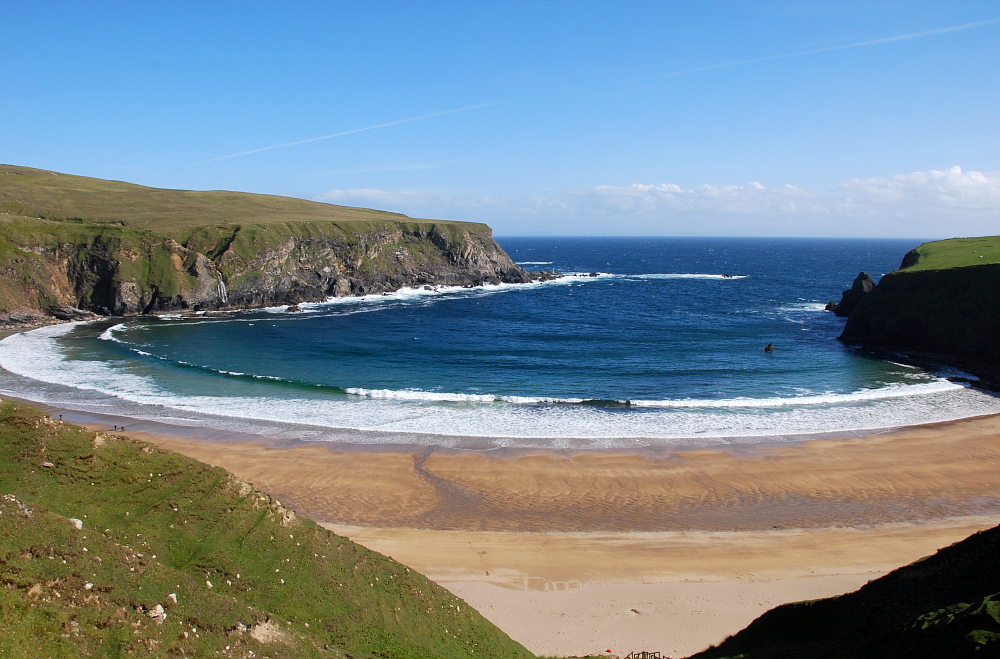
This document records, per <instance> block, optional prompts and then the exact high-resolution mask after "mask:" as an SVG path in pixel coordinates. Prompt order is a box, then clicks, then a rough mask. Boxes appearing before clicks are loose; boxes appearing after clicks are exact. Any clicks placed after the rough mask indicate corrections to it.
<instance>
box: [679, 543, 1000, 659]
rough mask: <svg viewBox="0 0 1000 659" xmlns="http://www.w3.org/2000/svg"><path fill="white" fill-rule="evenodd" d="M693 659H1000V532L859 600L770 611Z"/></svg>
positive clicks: (944, 552) (851, 597)
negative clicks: (974, 658) (993, 658)
mask: <svg viewBox="0 0 1000 659" xmlns="http://www.w3.org/2000/svg"><path fill="white" fill-rule="evenodd" d="M694 657H697V658H698V659H737V658H739V659H867V658H869V657H879V658H880V659H897V658H898V659H903V658H907V659H942V658H944V657H948V658H949V659H962V658H965V657H969V658H973V657H977V658H985V657H1000V527H996V528H992V529H989V530H988V531H982V532H980V533H976V534H975V535H972V536H970V537H968V538H966V539H965V540H963V541H961V542H958V543H955V544H954V545H951V546H950V547H945V548H944V549H941V550H939V551H938V552H937V553H936V554H934V555H933V556H929V557H927V558H923V559H921V560H919V561H917V562H916V563H913V564H911V565H907V566H905V567H902V568H900V569H898V570H895V571H893V572H891V573H889V574H887V575H886V576H884V577H882V578H880V579H876V580H875V581H871V582H869V583H868V584H867V585H865V586H863V587H862V588H861V589H859V590H857V591H855V592H853V593H848V594H847V595H842V596H840V597H832V598H829V599H823V600H816V601H811V602H798V603H795V604H786V605H784V606H779V607H777V608H774V609H771V610H770V611H768V612H767V613H765V614H764V615H762V616H761V617H759V618H757V620H755V621H754V622H753V623H751V624H750V626H749V627H747V628H746V629H744V630H743V631H741V632H739V633H738V634H736V635H735V636H732V637H730V638H728V639H726V640H725V641H724V642H723V643H722V644H721V645H719V646H718V647H714V648H710V649H708V650H706V651H704V652H701V653H699V654H696V655H694ZM692 659H693V658H692Z"/></svg>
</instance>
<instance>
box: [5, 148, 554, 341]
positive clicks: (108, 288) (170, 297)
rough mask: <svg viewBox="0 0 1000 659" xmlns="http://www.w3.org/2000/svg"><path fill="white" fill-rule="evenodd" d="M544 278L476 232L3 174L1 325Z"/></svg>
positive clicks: (207, 195) (270, 199) (237, 197)
mask: <svg viewBox="0 0 1000 659" xmlns="http://www.w3.org/2000/svg"><path fill="white" fill-rule="evenodd" d="M550 276H551V275H549V274H548V273H527V272H525V271H524V270H522V269H521V268H520V267H518V266H517V265H515V264H514V263H513V261H511V259H510V257H509V256H508V255H507V254H506V253H505V252H504V251H503V249H501V248H500V246H499V245H497V243H496V242H495V241H494V240H493V237H492V231H491V230H490V228H489V227H488V226H486V225H485V224H476V223H470V222H451V221H448V222H445V221H436V220H420V219H413V218H410V217H407V216H405V215H400V214H398V213H387V212H383V211H375V210H370V209H363V208H350V207H344V206H334V205H331V204H323V203H318V202H312V201H305V200H301V199H292V198H287V197H276V196H269V195H257V194H249V193H240V192H225V191H207V192H196V191H188V190H162V189H157V188H148V187H144V186H140V185H133V184H130V183H123V182H119V181H105V180H102V179H94V178H86V177H81V176H71V175H67V174H60V173H57V172H49V171H43V170H38V169H31V168H27V167H15V166H12V165H0V324H14V325H16V324H22V325H23V324H26V323H30V322H37V321H44V320H45V319H46V318H53V317H54V318H59V319H63V320H65V319H73V318H81V317H86V316H87V315H88V314H92V313H96V314H100V315H126V314H137V313H153V312H157V311H176V310H185V309H189V310H195V311H197V310H207V309H232V308H253V307H262V306H273V305H280V304H297V303H300V302H319V301H322V300H325V299H327V298H328V297H340V296H348V295H367V294H373V293H375V294H377V293H384V292H388V291H395V290H398V289H400V288H402V287H404V286H425V285H427V286H438V285H446V286H473V285H482V284H485V283H493V284H498V283H502V282H504V283H526V282H529V281H532V280H537V279H539V278H548V277H550Z"/></svg>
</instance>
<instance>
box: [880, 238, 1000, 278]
mask: <svg viewBox="0 0 1000 659" xmlns="http://www.w3.org/2000/svg"><path fill="white" fill-rule="evenodd" d="M997 263H1000V236H984V237H980V238H951V239H949V240H936V241H934V242H929V243H924V244H923V245H920V246H919V247H917V248H915V249H913V250H912V251H910V252H909V253H908V254H907V255H906V256H905V257H904V258H903V265H902V266H901V268H900V269H901V270H903V271H905V272H920V271H924V270H947V269H949V268H966V267H969V266H978V265H990V264H997Z"/></svg>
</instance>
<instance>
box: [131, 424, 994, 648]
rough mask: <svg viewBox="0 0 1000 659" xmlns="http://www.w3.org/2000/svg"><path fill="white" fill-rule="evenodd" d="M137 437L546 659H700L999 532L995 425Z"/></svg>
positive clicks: (143, 435)
mask: <svg viewBox="0 0 1000 659" xmlns="http://www.w3.org/2000/svg"><path fill="white" fill-rule="evenodd" d="M127 434H130V435H134V436H137V437H140V438H142V439H147V440H149V441H152V442H154V443H156V444H158V445H160V446H162V447H164V448H168V449H172V450H176V451H178V452H180V453H183V454H186V455H189V456H191V457H194V458H196V459H198V460H202V461H204V462H208V463H210V464H215V465H219V466H221V467H224V468H226V469H228V470H230V471H232V472H233V473H235V474H237V475H238V476H239V477H240V478H243V479H245V480H248V481H250V482H253V483H254V484H255V485H256V486H257V487H258V488H260V489H263V490H265V491H268V492H270V493H272V494H274V495H276V496H278V497H279V498H281V499H282V500H284V501H286V502H287V503H289V504H291V505H292V506H294V507H295V508H296V509H298V510H299V511H300V512H302V513H304V514H306V515H308V516H310V517H312V518H313V519H316V520H317V521H320V522H322V523H324V524H325V525H327V526H328V528H332V529H333V530H335V531H336V532H338V533H341V534H343V535H346V536H347V537H350V538H352V539H353V540H355V541H357V542H359V543H361V544H363V545H365V546H367V547H370V548H372V549H375V550H377V551H380V552H383V553H386V554H388V555H391V556H393V557H394V558H396V559H397V560H400V561H401V562H403V563H405V564H407V565H410V566H412V567H414V568H415V569H417V570H420V571H421V572H423V573H425V574H427V575H428V576H430V577H431V578H433V579H435V580H436V581H438V582H439V583H442V584H444V585H445V586H446V587H448V588H450V589H452V590H453V591H454V592H455V593H456V594H458V595H459V596H461V597H463V598H465V599H466V600H467V601H468V602H469V603H470V604H471V605H473V606H474V607H476V608H477V609H478V610H479V611H481V612H482V613H483V614H484V615H486V616H487V617H488V618H490V619H491V620H493V621H494V622H495V623H496V624H497V625H498V626H500V627H501V628H502V629H503V630H504V631H506V632H507V633H508V634H510V635H511V636H512V637H513V638H515V639H517V640H518V641H520V642H522V643H523V644H524V645H526V646H527V647H528V648H529V649H531V650H533V651H535V652H537V653H543V654H548V655H581V654H587V653H604V651H605V650H607V649H611V650H612V653H613V654H617V655H622V656H624V655H625V654H627V653H628V652H629V651H632V650H658V651H661V652H664V653H667V654H671V655H674V656H677V655H685V654H690V653H692V652H695V651H697V650H699V649H702V648H704V647H706V646H707V645H709V644H711V643H716V642H718V641H721V640H722V639H723V638H725V637H726V636H727V635H729V634H732V633H735V632H736V631H738V630H739V629H741V628H743V627H744V626H746V624H748V623H749V622H750V621H751V620H752V619H753V618H754V617H756V616H757V615H759V614H760V613H762V612H763V611H764V610H766V609H768V608H770V607H772V606H775V605H778V604H781V603H784V602H789V601H797V600H802V599H814V598H818V597H826V596H830V595H835V594H839V593H843V592H847V591H849V590H853V589H855V588H857V587H859V586H860V585H862V584H863V583H865V582H866V581H868V580H869V579H872V578H875V577H877V576H880V575H881V574H884V573H885V572H887V571H889V570H891V569H893V568H895V567H898V566H900V565H903V564H906V563H909V562H912V561H913V560H916V559H917V558H920V557H921V556H925V555H927V554H930V553H932V552H933V551H934V550H935V549H937V548H939V547H941V546H944V545H947V544H950V543H952V542H956V541H958V540H961V539H962V538H964V537H966V536H968V535H969V534H971V533H973V532H975V531H977V530H981V529H985V528H989V527H991V526H994V525H996V524H997V523H1000V417H995V416H994V417H982V418H976V419H967V420H963V421H957V422H951V423H945V424H935V425H928V426H920V427H916V428H911V429H904V430H901V431H898V432H893V433H887V434H881V435H873V436H870V437H865V438H855V439H837V440H811V441H806V442H801V443H798V444H785V445H772V446H745V445H744V446H740V447H734V448H713V449H694V450H668V449H663V450H655V451H654V450H647V451H632V452H625V451H617V452H613V451H589V452H580V451H577V452H572V451H540V450H530V451H529V450H525V451H445V450H440V449H430V448H413V447H411V448H402V449H399V450H383V449H381V448H373V447H364V448H361V447H352V446H343V445H298V446H293V447H290V448H279V447H277V446H273V445H272V446H268V445H266V444H265V443H263V442H260V443H258V442H248V441H234V442H226V441H224V438H223V440H222V441H218V440H217V441H212V442H206V441H196V440H192V439H186V438H182V437H168V436H162V435H147V434H144V433H133V432H129V433H127ZM241 439H245V436H244V437H242V438H241ZM605 654H606V653H605Z"/></svg>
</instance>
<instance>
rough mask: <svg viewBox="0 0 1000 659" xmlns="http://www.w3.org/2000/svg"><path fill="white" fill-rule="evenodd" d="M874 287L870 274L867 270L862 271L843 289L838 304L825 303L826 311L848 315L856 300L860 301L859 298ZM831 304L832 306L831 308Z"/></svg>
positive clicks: (856, 302) (856, 303) (856, 304)
mask: <svg viewBox="0 0 1000 659" xmlns="http://www.w3.org/2000/svg"><path fill="white" fill-rule="evenodd" d="M874 288H875V282H874V281H872V278H871V275H869V274H868V273H867V272H862V273H861V274H859V275H858V276H857V277H855V279H854V283H853V284H851V287H850V288H849V289H847V290H846V291H844V294H843V295H842V296H841V297H840V304H833V302H832V301H831V302H830V304H828V305H826V308H827V310H828V311H832V312H833V313H835V314H837V315H838V316H850V315H851V312H852V311H854V307H856V306H858V302H861V298H863V297H864V296H865V295H868V294H869V293H871V292H872V290H874ZM831 305H832V306H833V308H832V309H831V308H830V307H831Z"/></svg>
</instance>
